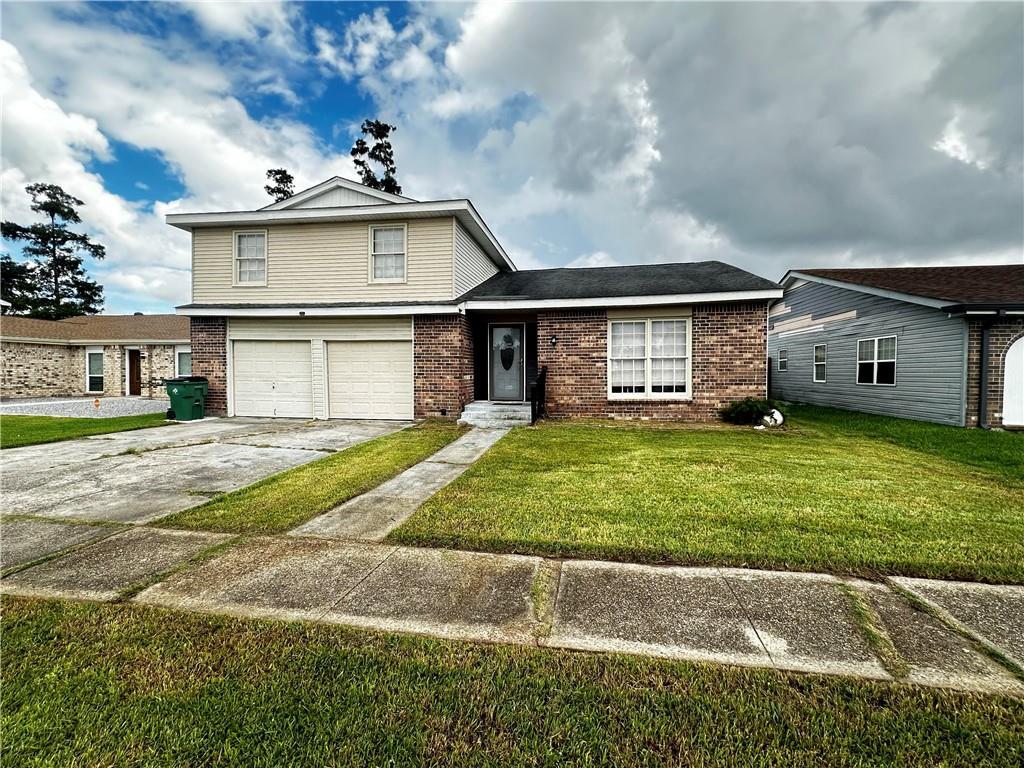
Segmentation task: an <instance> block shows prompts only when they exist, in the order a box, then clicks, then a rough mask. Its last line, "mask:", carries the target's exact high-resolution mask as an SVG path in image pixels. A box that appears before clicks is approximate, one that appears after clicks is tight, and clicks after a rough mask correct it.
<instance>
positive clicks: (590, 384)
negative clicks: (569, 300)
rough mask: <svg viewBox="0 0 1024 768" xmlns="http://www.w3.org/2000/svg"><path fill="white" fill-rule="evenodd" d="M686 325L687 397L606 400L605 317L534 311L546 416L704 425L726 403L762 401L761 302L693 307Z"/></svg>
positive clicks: (764, 340) (602, 314)
mask: <svg viewBox="0 0 1024 768" xmlns="http://www.w3.org/2000/svg"><path fill="white" fill-rule="evenodd" d="M692 323H693V329H692V334H691V335H692V343H693V353H692V360H691V374H692V381H693V393H692V394H693V397H692V399H691V400H609V399H608V395H607V379H606V376H607V344H608V316H607V312H606V311H605V310H586V311H556V312H542V313H540V314H538V316H537V338H538V340H539V348H538V350H537V355H538V364H539V365H541V366H547V368H548V379H547V412H548V415H549V416H551V417H553V418H562V417H572V416H591V417H610V418H651V419H689V420H694V421H709V420H713V419H716V418H717V417H718V409H719V408H720V407H721V406H722V405H724V404H726V403H728V402H731V401H733V400H740V399H743V398H745V397H765V396H766V374H767V369H766V366H767V309H766V305H765V304H716V305H696V306H694V308H693V317H692ZM552 336H555V337H557V339H558V341H557V344H556V345H555V346H551V343H550V339H551V337H552Z"/></svg>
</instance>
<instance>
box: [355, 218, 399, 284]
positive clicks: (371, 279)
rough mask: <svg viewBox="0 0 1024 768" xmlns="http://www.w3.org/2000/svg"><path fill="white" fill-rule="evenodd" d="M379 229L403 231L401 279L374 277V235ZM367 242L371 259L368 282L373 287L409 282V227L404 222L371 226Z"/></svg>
mask: <svg viewBox="0 0 1024 768" xmlns="http://www.w3.org/2000/svg"><path fill="white" fill-rule="evenodd" d="M377 229H401V230H402V276H401V277H374V276H373V257H374V255H375V254H374V252H373V233H374V230H377ZM366 240H367V252H368V254H369V258H368V260H367V282H369V283H370V284H371V285H372V284H375V283H391V284H393V285H395V284H401V283H406V282H408V281H409V225H408V224H405V223H404V222H397V223H392V224H371V225H370V226H369V227H368V228H367V233H366ZM382 255H394V254H382Z"/></svg>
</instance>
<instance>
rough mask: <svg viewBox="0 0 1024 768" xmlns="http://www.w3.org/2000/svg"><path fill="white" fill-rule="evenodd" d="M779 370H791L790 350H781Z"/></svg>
mask: <svg viewBox="0 0 1024 768" xmlns="http://www.w3.org/2000/svg"><path fill="white" fill-rule="evenodd" d="M779 370H780V371H788V370H789V350H788V349H780V350H779Z"/></svg>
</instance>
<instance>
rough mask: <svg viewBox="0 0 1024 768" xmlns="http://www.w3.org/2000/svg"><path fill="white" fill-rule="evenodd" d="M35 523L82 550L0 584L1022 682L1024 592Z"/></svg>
mask: <svg viewBox="0 0 1024 768" xmlns="http://www.w3.org/2000/svg"><path fill="white" fill-rule="evenodd" d="M12 524H17V525H18V526H20V527H21V529H24V530H22V531H21V532H20V533H19V530H18V529H17V528H14V527H11V526H12ZM40 526H65V527H66V528H68V529H76V530H68V531H63V532H55V531H50V532H49V534H48V537H47V538H48V540H49V541H51V542H54V541H56V540H59V539H60V538H61V536H66V537H68V539H69V541H72V542H73V543H75V545H76V546H77V548H74V549H72V550H71V551H70V552H69V553H66V554H63V555H61V556H59V557H56V558H54V559H50V560H46V561H43V562H39V563H38V564H35V565H31V563H32V562H33V561H31V560H26V559H24V558H27V557H40V556H41V555H40V552H39V551H38V550H33V551H31V552H27V554H23V555H22V560H21V563H20V565H19V564H18V563H16V562H15V563H13V566H14V567H15V568H17V567H21V568H23V569H22V570H16V571H15V572H13V573H9V575H8V576H6V577H5V578H4V579H3V581H0V592H3V593H7V594H21V595H35V596H46V597H67V598H80V599H101V600H110V599H126V598H130V599H132V600H134V601H136V602H139V603H145V604H150V605H158V606H164V607H167V608H174V609H181V610H189V611H203V612H210V613H223V614H231V615H237V616H251V617H269V618H278V619H289V620H296V619H298V620H307V621H320V622H333V623H337V624H344V625H348V626H356V627H364V628H370V629H378V630H385V631H398V632H414V633H420V634H426V635H431V636H435V637H442V638H450V639H456V640H475V641H488V642H501V643H514V644H523V645H536V646H541V647H549V648H563V649H572V650H582V651H598V652H607V651H617V652H625V653H634V654H643V655H649V656H659V657H665V658H674V659H687V660H694V661H703V662H714V663H723V664H740V665H746V666H755V667H765V668H774V669H785V670H800V671H808V672H819V673H826V674H841V675H852V676H857V677H863V678H872V679H877V680H894V679H896V680H902V681H907V682H914V683H920V684H924V685H931V686H939V687H949V688H958V689H964V690H975V691H984V692H997V693H1010V694H1013V695H1018V696H1021V695H1024V684H1022V682H1021V680H1020V679H1019V678H1017V677H1015V676H1014V674H1012V673H1011V671H1010V669H1011V668H1012V667H1013V666H1014V665H1017V666H1018V667H1019V666H1024V587H994V586H988V585H979V584H959V583H953V582H935V581H928V580H921V579H904V578H900V579H892V580H890V583H888V584H883V583H876V582H864V581H861V580H855V579H848V580H844V579H839V578H836V577H833V576H829V575H824V574H808V573H785V572H772V571H753V570H743V569H730V568H683V567H660V566H646V565H633V564H625V563H609V562H591V561H578V560H569V561H557V560H548V559H543V558H538V557H526V556H519V555H492V554H481V553H473V552H461V551H459V552H457V551H449V550H437V549H418V548H409V547H396V546H391V545H386V544H380V543H373V542H352V541H332V540H325V539H319V538H295V537H289V536H279V537H261V538H251V539H245V540H233V541H232V540H230V539H229V537H225V536H219V535H214V534H202V533H195V532H183V531H169V530H159V529H151V528H145V527H134V528H130V529H127V530H125V529H121V528H112V527H108V528H104V529H102V531H101V533H98V534H96V535H97V536H102V537H103V538H100V539H99V540H96V539H95V538H94V539H92V540H91V541H87V539H88V538H89V537H88V536H83V534H82V532H81V530H80V528H81V526H74V525H71V524H68V523H55V522H49V521H38V520H22V521H5V534H6V536H5V538H11V539H13V543H14V544H15V546H16V545H17V537H18V536H19V535H21V536H30V535H31V536H34V537H35V538H36V539H39V538H40V537H41V536H42V535H43V532H41V531H40V530H38V529H39V527H40ZM30 528H31V529H34V530H29V529H30ZM90 535H91V533H90ZM82 541H85V542H86V543H80V542H82ZM214 547H216V548H217V549H213V550H212V554H211V548H214ZM204 552H206V553H207V554H206V559H205V560H201V561H200V562H195V561H194V559H195V558H196V557H197V556H199V557H200V558H202V556H203V553H204ZM11 566H12V563H9V562H8V563H5V565H4V567H7V568H10V567H11ZM25 566H28V567H25ZM168 573H169V575H167V574H168ZM140 589H141V591H140ZM996 658H1001V659H1002V663H1000V661H997V660H996Z"/></svg>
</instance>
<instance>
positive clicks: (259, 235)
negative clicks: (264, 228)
mask: <svg viewBox="0 0 1024 768" xmlns="http://www.w3.org/2000/svg"><path fill="white" fill-rule="evenodd" d="M235 282H236V284H238V285H266V284H267V233H266V232H236V233H235Z"/></svg>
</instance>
